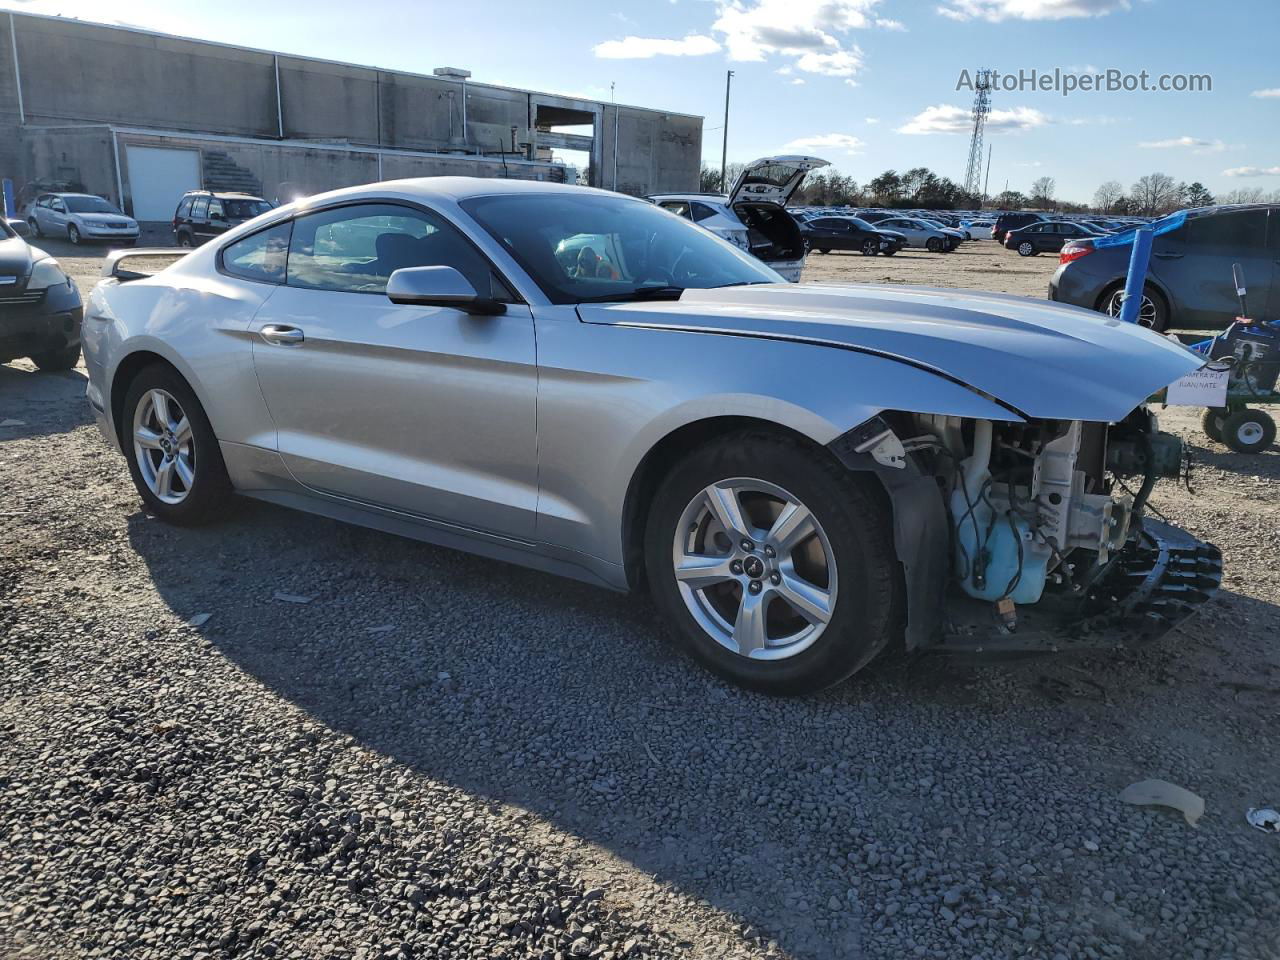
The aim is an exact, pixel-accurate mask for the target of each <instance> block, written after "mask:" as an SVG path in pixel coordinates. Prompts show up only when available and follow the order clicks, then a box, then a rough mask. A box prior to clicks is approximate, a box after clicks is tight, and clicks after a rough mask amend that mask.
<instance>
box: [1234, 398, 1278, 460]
mask: <svg viewBox="0 0 1280 960" xmlns="http://www.w3.org/2000/svg"><path fill="white" fill-rule="evenodd" d="M1275 439H1276V422H1275V421H1274V420H1272V419H1271V416H1270V415H1269V414H1266V413H1263V412H1262V411H1261V410H1249V409H1244V410H1237V411H1236V412H1235V413H1233V414H1230V415H1228V416H1227V418H1226V419H1225V420H1223V421H1222V442H1223V443H1225V444H1226V445H1227V446H1228V447H1230V448H1231V449H1232V450H1234V451H1235V452H1236V453H1261V452H1262V451H1264V450H1266V449H1268V448H1269V447H1270V446H1271V444H1273V443H1274V442H1275Z"/></svg>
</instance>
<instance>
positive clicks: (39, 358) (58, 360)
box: [31, 343, 80, 373]
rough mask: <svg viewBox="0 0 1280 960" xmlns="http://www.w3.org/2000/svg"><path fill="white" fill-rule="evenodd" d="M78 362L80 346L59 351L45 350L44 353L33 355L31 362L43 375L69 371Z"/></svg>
mask: <svg viewBox="0 0 1280 960" xmlns="http://www.w3.org/2000/svg"><path fill="white" fill-rule="evenodd" d="M79 360H80V344H78V343H77V344H76V345H75V346H74V347H63V348H62V349H61V350H46V351H45V352H44V353H33V354H32V355H31V362H32V363H34V364H35V365H36V366H37V367H39V368H40V369H41V370H42V371H44V372H45V373H57V372H58V371H60V370H70V369H71V368H72V367H74V366H75V365H76V364H77V363H78V362H79Z"/></svg>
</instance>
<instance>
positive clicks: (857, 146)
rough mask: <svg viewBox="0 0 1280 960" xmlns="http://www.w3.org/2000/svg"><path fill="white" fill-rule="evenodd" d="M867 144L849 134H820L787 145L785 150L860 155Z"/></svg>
mask: <svg viewBox="0 0 1280 960" xmlns="http://www.w3.org/2000/svg"><path fill="white" fill-rule="evenodd" d="M864 146H865V144H864V143H863V142H862V141H861V140H859V139H858V138H857V137H851V136H849V134H847V133H820V134H815V135H813V136H812V137H801V138H800V139H798V140H792V141H791V142H790V143H788V144H786V145H785V146H784V147H783V148H782V149H783V150H842V151H844V152H845V153H860V152H861V151H862V148H863V147H864Z"/></svg>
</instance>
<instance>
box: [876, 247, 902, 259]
mask: <svg viewBox="0 0 1280 960" xmlns="http://www.w3.org/2000/svg"><path fill="white" fill-rule="evenodd" d="M880 252H881V253H883V254H884V255H885V256H886V257H892V256H893V255H894V254H895V253H897V252H898V248H897V247H885V248H884V249H883V250H881V251H880Z"/></svg>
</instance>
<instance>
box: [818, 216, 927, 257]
mask: <svg viewBox="0 0 1280 960" xmlns="http://www.w3.org/2000/svg"><path fill="white" fill-rule="evenodd" d="M800 230H801V232H802V233H803V234H804V239H805V245H806V249H809V250H817V251H818V252H819V253H830V252H831V251H832V250H856V251H858V252H859V253H861V254H862V255H863V256H867V257H874V256H875V255H876V254H878V253H883V254H884V255H885V256H887V257H891V256H893V255H894V254H895V253H897V252H898V251H899V250H901V249H902V248H903V247H904V246H906V243H907V238H906V237H904V236H903V235H902V234H900V233H892V232H890V231H887V230H877V229H876V228H875V227H873V226H872V225H871V224H869V223H867V222H866V221H865V220H859V219H858V218H857V217H839V216H837V217H814V218H813V219H811V220H807V221H805V223H803V224H802V225H801V227H800Z"/></svg>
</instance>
